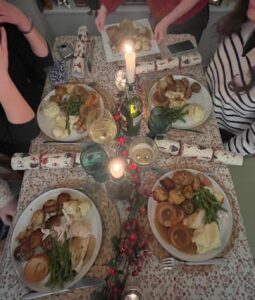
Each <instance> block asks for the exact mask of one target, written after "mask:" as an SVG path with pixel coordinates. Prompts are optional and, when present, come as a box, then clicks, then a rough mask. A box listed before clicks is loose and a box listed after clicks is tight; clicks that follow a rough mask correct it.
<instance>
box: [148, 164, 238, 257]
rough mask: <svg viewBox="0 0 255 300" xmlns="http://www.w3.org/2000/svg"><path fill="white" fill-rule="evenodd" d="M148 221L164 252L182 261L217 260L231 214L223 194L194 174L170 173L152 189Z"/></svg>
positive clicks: (186, 171) (227, 235)
mask: <svg viewBox="0 0 255 300" xmlns="http://www.w3.org/2000/svg"><path fill="white" fill-rule="evenodd" d="M148 218H149V223H150V226H151V229H152V232H153V234H154V235H155V237H156V238H157V240H158V242H159V243H160V244H161V245H162V246H163V248H165V250H166V251H167V252H169V253H170V254H171V255H173V256H175V257H177V258H179V259H181V260H185V261H194V262H195V261H203V260H208V259H211V258H213V257H216V256H217V255H219V254H220V253H221V252H222V250H223V249H224V248H225V247H226V245H227V244H228V243H229V240H230V238H231V234H232V223H233V217H232V210H231V206H230V203H229V200H228V198H227V196H226V194H225V192H224V191H223V189H222V188H221V187H220V185H219V184H218V183H217V182H216V181H215V180H214V179H212V178H211V177H209V176H207V175H205V174H203V173H202V172H200V171H197V170H191V169H180V170H173V171H170V172H168V173H166V174H165V175H163V176H161V177H160V178H159V179H158V180H157V182H156V183H155V184H154V186H153V188H152V196H151V197H150V198H149V202H148Z"/></svg>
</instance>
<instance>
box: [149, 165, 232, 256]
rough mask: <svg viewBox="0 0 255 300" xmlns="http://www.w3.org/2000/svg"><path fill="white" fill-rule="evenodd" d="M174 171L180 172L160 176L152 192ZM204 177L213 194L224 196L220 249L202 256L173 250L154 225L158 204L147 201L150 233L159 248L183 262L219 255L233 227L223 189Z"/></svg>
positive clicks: (219, 220) (219, 218) (220, 221)
mask: <svg viewBox="0 0 255 300" xmlns="http://www.w3.org/2000/svg"><path fill="white" fill-rule="evenodd" d="M183 170H186V171H189V172H191V173H192V174H194V175H196V174H203V173H201V172H199V171H197V170H191V169H182V170H181V171H183ZM176 171H180V170H172V171H170V172H168V173H166V174H164V175H163V176H161V177H160V178H159V179H158V180H157V182H156V183H155V184H154V186H153V188H152V191H154V189H155V188H156V187H157V186H158V185H160V180H162V179H164V178H166V177H172V175H173V174H174V173H175V172H176ZM203 175H204V176H206V177H208V178H209V180H210V181H211V183H212V188H213V190H214V191H215V192H217V193H219V194H221V195H223V196H224V202H223V204H222V207H223V208H225V209H226V210H227V212H225V211H219V212H218V225H219V230H220V239H221V247H219V248H215V249H213V250H211V251H208V252H206V253H204V254H194V255H192V254H187V253H185V252H183V251H181V250H178V249H177V248H175V247H174V246H172V245H171V244H170V243H167V242H166V241H165V240H164V239H163V238H162V236H161V235H160V233H159V232H158V229H157V227H156V224H155V213H156V207H157V204H158V202H157V201H155V200H154V199H153V198H152V197H150V198H149V201H148V219H149V223H150V226H151V229H152V232H153V234H154V236H155V237H156V239H157V240H158V241H159V243H160V244H161V246H162V247H163V248H165V250H166V251H167V252H168V253H169V254H171V255H173V256H175V257H177V258H179V259H181V260H184V261H193V262H196V261H204V260H208V259H211V258H213V257H216V256H217V255H219V254H220V253H221V252H222V250H223V249H224V248H225V247H226V245H227V244H228V242H229V240H230V237H231V234H232V225H233V216H232V210H231V206H230V203H229V200H228V198H227V196H226V194H225V192H224V191H223V189H222V188H221V187H220V186H219V185H218V183H217V182H216V181H215V180H214V179H212V178H211V177H209V176H207V175H205V174H203Z"/></svg>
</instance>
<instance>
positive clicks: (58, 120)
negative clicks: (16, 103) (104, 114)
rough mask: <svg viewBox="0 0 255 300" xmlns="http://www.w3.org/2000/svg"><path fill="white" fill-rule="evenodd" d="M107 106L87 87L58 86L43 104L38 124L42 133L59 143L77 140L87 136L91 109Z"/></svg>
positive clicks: (39, 109) (83, 85)
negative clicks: (88, 116) (87, 122)
mask: <svg viewBox="0 0 255 300" xmlns="http://www.w3.org/2000/svg"><path fill="white" fill-rule="evenodd" d="M98 107H102V108H103V107H104V102H103V99H102V97H101V96H100V95H99V93H98V92H97V91H96V90H95V89H93V88H92V87H90V86H88V85H85V84H74V83H66V84H62V85H58V86H56V87H55V88H54V90H52V91H51V92H50V93H49V94H48V95H47V96H46V97H44V98H43V100H42V101H41V103H40V105H39V107H38V111H37V121H38V125H39V127H40V129H41V131H42V132H43V133H44V134H46V135H47V136H49V137H50V138H52V139H54V140H58V141H76V140H79V139H81V138H83V137H84V136H86V135H87V128H86V121H87V115H88V113H89V111H90V110H92V109H94V108H98Z"/></svg>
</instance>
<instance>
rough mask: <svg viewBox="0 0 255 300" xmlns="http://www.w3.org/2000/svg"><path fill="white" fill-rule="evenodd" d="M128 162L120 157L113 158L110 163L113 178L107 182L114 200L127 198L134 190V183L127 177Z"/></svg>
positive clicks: (110, 195) (108, 190) (109, 192)
mask: <svg viewBox="0 0 255 300" xmlns="http://www.w3.org/2000/svg"><path fill="white" fill-rule="evenodd" d="M125 169H126V162H125V160H124V159H122V158H120V157H115V158H112V159H111V160H110V162H109V164H108V170H109V173H110V176H111V180H109V181H108V182H107V183H106V189H107V192H108V195H109V197H110V198H111V199H113V200H127V199H129V198H130V196H131V194H132V191H133V184H132V182H131V181H130V180H128V178H127V176H126V175H127V174H126V171H125Z"/></svg>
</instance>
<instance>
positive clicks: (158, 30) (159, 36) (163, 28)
mask: <svg viewBox="0 0 255 300" xmlns="http://www.w3.org/2000/svg"><path fill="white" fill-rule="evenodd" d="M200 1H201V0H182V1H181V2H180V3H179V4H178V5H177V6H176V7H175V9H174V10H172V11H171V12H170V13H169V14H168V15H166V16H165V17H164V18H163V19H162V20H161V21H160V22H159V23H158V24H157V25H156V27H155V39H156V40H157V42H158V43H161V42H162V41H163V40H164V38H165V36H166V34H167V28H168V26H170V25H171V24H173V23H174V22H175V21H176V20H178V19H179V18H180V17H182V16H183V15H185V14H186V13H187V12H188V11H190V10H191V9H192V8H193V7H194V6H195V5H196V4H197V3H198V2H200Z"/></svg>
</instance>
